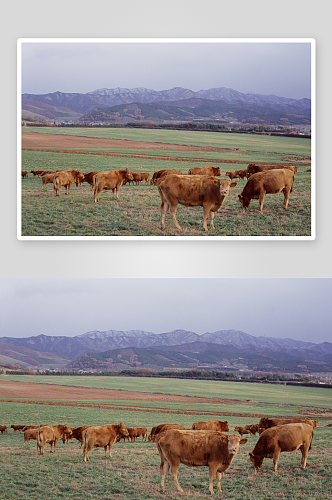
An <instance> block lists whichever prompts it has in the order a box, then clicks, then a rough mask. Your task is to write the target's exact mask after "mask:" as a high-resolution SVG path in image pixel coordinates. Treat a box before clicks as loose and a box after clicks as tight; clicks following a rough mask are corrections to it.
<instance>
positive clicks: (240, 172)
mask: <svg viewBox="0 0 332 500" xmlns="http://www.w3.org/2000/svg"><path fill="white" fill-rule="evenodd" d="M235 172H237V173H238V176H239V178H240V179H242V180H243V179H245V178H246V177H247V171H246V170H236V171H235Z"/></svg>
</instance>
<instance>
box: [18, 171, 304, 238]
mask: <svg viewBox="0 0 332 500" xmlns="http://www.w3.org/2000/svg"><path fill="white" fill-rule="evenodd" d="M297 170H298V167H293V166H285V165H255V164H252V163H251V164H249V165H248V167H247V169H246V170H235V171H234V172H226V176H227V177H229V179H221V178H220V176H221V171H220V167H210V166H206V167H193V168H190V169H189V171H188V173H184V172H181V171H180V170H175V169H163V170H158V171H157V172H154V174H153V176H152V178H151V181H150V184H151V185H155V186H157V188H158V191H159V195H160V197H161V207H160V209H161V227H162V229H165V216H166V214H167V212H168V211H169V212H170V215H171V218H172V220H173V222H174V224H175V226H176V227H177V228H178V229H181V226H180V225H179V223H178V221H177V219H176V210H177V205H178V204H180V205H184V206H187V207H195V206H201V207H203V219H204V225H203V227H204V230H205V231H207V220H208V218H209V217H210V225H211V228H212V229H214V223H213V220H214V215H215V212H217V210H219V208H220V207H221V206H222V204H223V202H224V200H225V198H226V197H227V196H228V194H229V191H230V188H231V187H234V186H236V185H237V182H233V179H245V178H246V179H247V182H246V184H245V186H244V188H243V190H242V192H241V194H239V195H238V198H239V201H240V203H241V205H242V208H243V211H244V212H245V211H246V210H247V209H248V208H249V205H250V201H251V200H252V199H258V200H259V211H260V212H262V211H263V203H264V197H265V195H266V194H276V193H280V192H282V193H283V194H284V203H283V208H285V209H286V208H287V206H288V200H289V195H290V193H291V191H292V189H293V182H294V176H295V174H296V172H297ZM31 172H32V174H33V175H34V176H40V177H42V180H43V183H42V189H43V187H44V186H45V185H46V186H47V184H48V183H51V184H53V186H54V191H55V195H56V196H60V190H61V187H64V188H65V189H66V194H69V193H70V189H71V186H72V184H73V183H74V182H75V183H76V186H77V187H78V186H80V185H81V184H82V183H83V182H87V183H88V184H90V185H91V186H92V190H93V191H94V202H95V203H97V202H98V201H99V194H100V192H101V191H103V190H112V192H113V197H114V195H116V198H118V197H119V189H120V186H121V185H125V184H130V183H135V184H136V185H138V184H139V183H140V182H142V181H145V184H148V182H149V176H150V175H149V173H148V172H130V170H129V168H126V169H125V170H111V171H108V172H98V171H94V172H87V173H82V172H81V171H80V170H69V171H67V170H60V171H56V172H48V171H45V170H31ZM26 177H28V172H27V171H26V170H23V171H22V178H26Z"/></svg>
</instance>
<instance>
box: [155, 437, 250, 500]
mask: <svg viewBox="0 0 332 500" xmlns="http://www.w3.org/2000/svg"><path fill="white" fill-rule="evenodd" d="M247 441H248V439H247V438H243V439H240V438H239V436H237V435H236V434H231V435H227V434H224V433H222V432H217V431H193V430H184V431H180V430H176V429H170V430H168V431H166V433H165V434H159V437H158V438H157V441H156V442H157V448H158V451H159V454H160V459H161V463H160V486H161V491H162V492H164V491H165V478H166V476H167V473H168V472H169V471H170V474H171V477H172V479H173V481H174V483H175V485H176V487H177V490H178V491H179V492H181V493H183V489H182V488H181V486H180V485H179V482H178V479H177V474H178V469H179V465H180V463H182V464H184V465H189V466H190V467H197V466H206V467H208V468H209V480H210V487H209V491H210V493H211V495H213V483H214V480H215V477H216V475H217V489H218V491H219V492H221V486H220V482H221V478H222V473H223V472H225V470H227V469H228V468H229V466H230V465H231V463H232V460H233V458H234V457H235V455H236V454H237V452H238V451H239V446H240V444H244V443H246V442H247Z"/></svg>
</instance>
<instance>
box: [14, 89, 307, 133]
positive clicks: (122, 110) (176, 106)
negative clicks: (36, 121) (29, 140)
mask: <svg viewBox="0 0 332 500" xmlns="http://www.w3.org/2000/svg"><path fill="white" fill-rule="evenodd" d="M310 115H311V101H310V99H289V98H284V97H278V96H274V95H260V94H243V93H241V92H237V91H235V90H233V89H228V88H225V87H220V88H214V89H209V90H200V91H199V92H193V91H192V90H189V89H183V88H181V87H175V88H173V89H169V90H163V91H155V90H150V89H145V88H136V89H123V88H116V89H99V90H95V91H93V92H88V93H86V94H80V93H64V92H54V93H51V94H23V95H22V117H23V118H25V119H27V118H36V117H39V118H41V119H42V118H43V119H45V120H48V121H50V122H53V121H54V120H55V121H58V122H63V121H73V122H77V123H100V122H102V123H103V122H104V123H128V122H141V121H154V122H156V123H165V122H174V121H175V122H179V121H180V122H186V121H193V120H194V121H215V122H221V123H230V122H234V121H235V122H239V123H242V122H244V123H255V124H274V125H286V126H287V125H294V124H310V119H311V118H310Z"/></svg>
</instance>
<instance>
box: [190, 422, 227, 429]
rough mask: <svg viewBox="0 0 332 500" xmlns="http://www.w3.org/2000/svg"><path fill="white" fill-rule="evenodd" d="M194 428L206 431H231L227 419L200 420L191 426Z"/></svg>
mask: <svg viewBox="0 0 332 500" xmlns="http://www.w3.org/2000/svg"><path fill="white" fill-rule="evenodd" d="M191 428H192V430H206V431H219V432H226V431H229V425H228V422H227V420H225V422H221V421H220V420H208V421H207V422H203V421H201V420H199V421H198V422H195V423H194V424H193V425H192V426H191Z"/></svg>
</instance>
